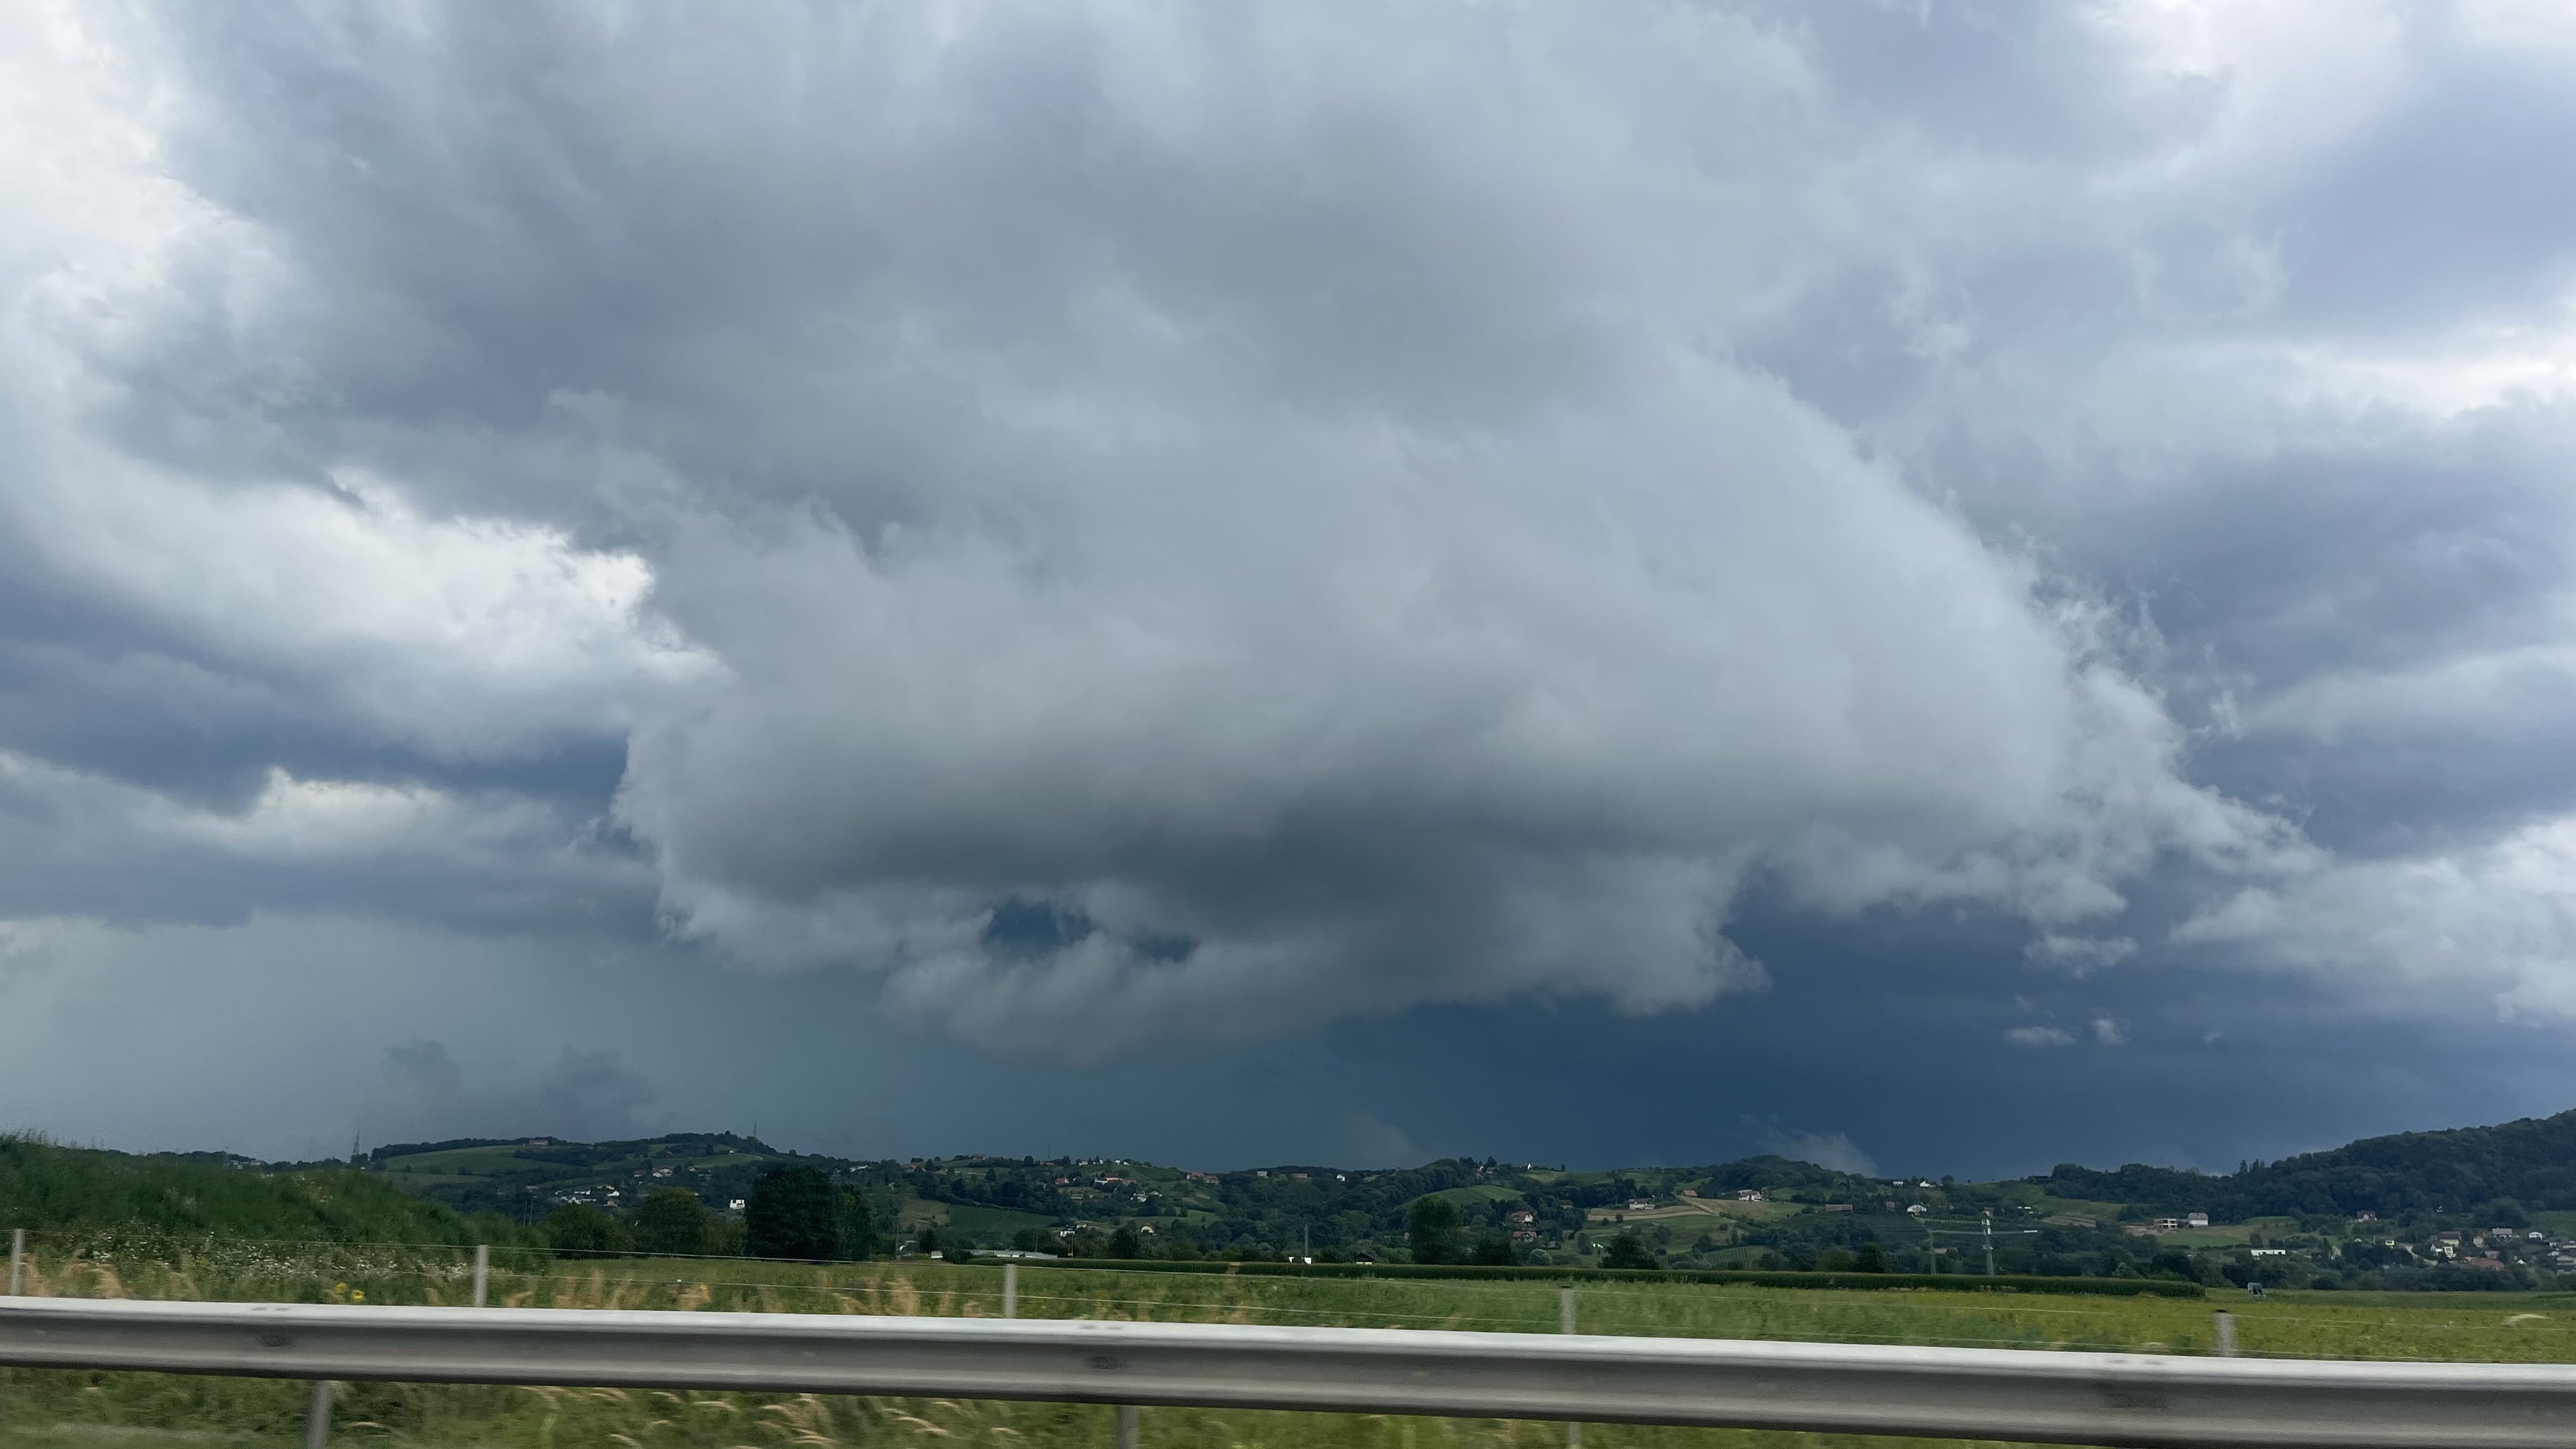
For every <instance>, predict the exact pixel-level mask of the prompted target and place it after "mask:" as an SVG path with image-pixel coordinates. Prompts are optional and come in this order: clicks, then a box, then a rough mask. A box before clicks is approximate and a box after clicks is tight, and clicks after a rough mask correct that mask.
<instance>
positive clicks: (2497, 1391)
mask: <svg viewBox="0 0 2576 1449" xmlns="http://www.w3.org/2000/svg"><path fill="white" fill-rule="evenodd" d="M0 1364H5V1365H12V1366H20V1367H33V1368H83V1369H136V1370H153V1371H160V1372H167V1373H204V1374H244V1375H261V1376H267V1377H276V1378H303V1379H380V1380H396V1381H410V1382H453V1383H491V1384H565V1385H615V1386H623V1387H662V1388H702V1389H735V1390H765V1391H774V1392H812V1393H842V1394H891V1395H934V1396H940V1397H955V1398H987V1399H1041V1400H1062V1401H1073V1402H1088V1403H1105V1404H1180V1405H1201V1406H1210V1407H1225V1408H1247V1409H1291V1410H1306V1411H1317V1412H1331V1413H1370V1414H1427V1415H1441V1416H1449V1417H1460V1418H1480V1419H1481V1418H1513V1419H1550V1420H1578V1421H1580V1420H1590V1421H1595V1422H1611V1421H1624V1422H1629V1423H1644V1424H1685V1425H1727V1426H1740V1427H1751V1428H1770V1429H1804V1430H1816V1431H1826V1432H1841V1433H1859V1434H1910V1435H1925V1436H1938V1437H1950V1438H1967V1439H2006V1440H2023V1441H2032V1442H2044V1443H2064V1444H2106V1445H2141V1446H2167V1445H2171V1446H2183V1445H2283V1446H2286V1445H2303V1446H2350V1449H2520V1446H2535V1449H2536V1446H2540V1445H2550V1446H2564V1445H2566V1444H2569V1443H2571V1442H2576V1365H2555V1364H2444V1363H2357V1362H2333V1361H2316V1360H2284V1359H2219V1358H2191V1357H2173V1356H2162V1355H2152V1354H2120V1353H2067V1352H2055V1351H2041V1350H2015V1349H1969V1348H1909V1347H1891V1346H1882V1345H1856V1344H1821V1343H1780V1342H1750V1341H1742V1340H1712V1339H1676V1338H1610V1337H1576V1336H1564V1335H1556V1334H1534V1333H1533V1334H1515V1333H1455V1332H1436V1331H1423V1332H1417V1331H1408V1330H1393V1329H1368V1328H1270V1327H1250V1326H1242V1325H1235V1324H1200V1323H1121V1322H1103V1321H1098V1320H1027V1319H1022V1320H1017V1321H1004V1320H995V1319H973V1318H895V1317H882V1318H879V1317H857V1316H839V1315H825V1314H779V1313H678V1312H650V1313H635V1312H610V1311H597V1310H573V1309H503V1310H485V1309H470V1308H370V1307H358V1306H346V1307H344V1306H338V1305H306V1304H247V1303H239V1304H236V1303H137V1302H117V1301H100V1300H91V1299H62V1298H38V1299H25V1298H22V1299H17V1300H15V1301H11V1302H7V1303H0Z"/></svg>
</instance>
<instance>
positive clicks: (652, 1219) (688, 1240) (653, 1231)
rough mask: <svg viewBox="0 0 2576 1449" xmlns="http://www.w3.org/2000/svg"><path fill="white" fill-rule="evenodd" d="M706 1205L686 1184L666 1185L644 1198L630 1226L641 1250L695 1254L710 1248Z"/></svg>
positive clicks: (640, 1251)
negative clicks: (683, 1185)
mask: <svg viewBox="0 0 2576 1449" xmlns="http://www.w3.org/2000/svg"><path fill="white" fill-rule="evenodd" d="M709 1216H710V1214H709V1213H708V1212H707V1205H706V1204H705V1203H702V1202H700V1201H698V1195H697V1194H696V1193H694V1192H691V1191H689V1190H688V1189H687V1188H685V1187H666V1188H663V1189H662V1190H661V1191H659V1192H657V1193H655V1194H653V1195H652V1196H651V1197H648V1198H646V1199H644V1204H643V1206H641V1207H639V1208H637V1209H636V1210H635V1216H634V1218H633V1219H631V1220H630V1221H629V1222H628V1224H627V1226H628V1227H629V1228H630V1229H631V1230H632V1231H633V1232H634V1234H635V1250H636V1251H637V1252H639V1253H655V1254H672V1255H683V1256H693V1255H695V1254H699V1253H703V1252H705V1251H706V1250H707V1219H708V1217H709Z"/></svg>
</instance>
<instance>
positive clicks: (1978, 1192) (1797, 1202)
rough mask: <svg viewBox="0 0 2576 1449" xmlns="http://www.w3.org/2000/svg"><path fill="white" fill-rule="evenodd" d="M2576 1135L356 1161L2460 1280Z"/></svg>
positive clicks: (1279, 1226) (1803, 1253)
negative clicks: (1645, 1162) (1936, 1149)
mask: <svg viewBox="0 0 2576 1449" xmlns="http://www.w3.org/2000/svg"><path fill="white" fill-rule="evenodd" d="M2570 1139H2576V1114H2562V1115H2561V1116H2559V1117H2554V1118H2550V1119H2547V1120H2546V1121H2526V1122H2522V1123H2513V1124H2506V1125H2505V1126H2502V1127H2493V1128H2471V1129H2461V1130H2459V1131H2456V1132H2449V1133H2418V1134H2408V1135H2406V1136H2403V1137H2392V1138H2380V1139H2372V1140H2371V1141H2368V1142H2362V1143H2356V1144H2353V1145H2351V1146H2349V1147H2346V1148H2340V1149H2336V1150H2334V1151H2333V1152H2329V1153H2317V1154H2310V1155H2309V1156H2307V1157H2302V1158H2295V1159H2290V1160H2288V1161H2286V1162H2282V1163H2276V1164H2261V1163H2255V1164H2247V1165H2246V1166H2245V1167H2244V1168H2243V1169H2241V1170H2240V1171H2239V1172H2237V1173H2233V1174H2226V1175H2215V1174H2204V1173H2196V1172H2188V1171H2179V1170H2175V1169H2167V1168H2148V1167H2128V1168H2122V1169H2118V1170H2117V1171H2113V1172H2103V1171H2096V1170H2093V1169H2086V1168H2081V1167H2076V1166H2072V1165H2069V1166H2065V1167H2060V1168H2058V1169H2056V1170H2055V1171H2054V1172H2053V1173H2051V1174H2049V1175H2046V1176H2042V1177H2031V1178H2024V1179H2017V1180H2011V1181H2003V1182H1988V1183H1970V1182H1959V1181H1955V1180H1953V1179H1950V1178H1943V1179H1940V1180H1939V1181H1937V1182H1936V1181H1934V1180H1933V1179H1931V1178H1928V1177H1920V1176H1908V1177H1895V1178H1877V1177H1865V1176H1860V1175H1855V1174H1850V1173H1843V1172H1837V1171H1833V1170H1830V1169H1826V1168H1822V1167H1817V1166H1814V1165H1812V1164H1808V1163H1803V1162H1795V1161H1790V1160H1787V1159H1784V1158H1780V1157H1776V1156H1766V1157H1755V1158H1748V1159H1744V1160H1741V1161H1737V1162H1731V1163H1724V1164H1718V1165H1714V1166H1706V1167H1693V1168H1632V1169H1621V1170H1615V1171H1595V1172H1575V1171H1567V1170H1563V1169H1560V1168H1553V1167H1546V1166H1541V1165H1537V1164H1527V1163H1523V1164H1505V1163H1500V1162H1497V1161H1494V1160H1492V1159H1490V1158H1489V1159H1486V1160H1484V1161H1481V1162H1479V1161H1475V1160H1472V1159H1465V1158H1457V1159H1448V1160H1444V1161H1440V1162H1434V1163H1429V1164H1426V1165H1424V1166H1421V1167H1415V1168H1403V1169H1370V1170H1359V1169H1348V1168H1332V1167H1325V1166H1318V1165H1283V1166H1274V1167H1266V1168H1247V1169H1240V1170H1233V1171H1224V1172H1210V1171H1204V1170H1193V1169H1186V1168H1177V1167H1168V1166H1164V1165H1161V1164H1156V1163H1150V1162H1144V1161H1139V1160H1134V1159H1124V1158H1114V1159H1113V1158H1071V1157H1066V1158H1055V1159H1047V1160H1040V1159H1036V1158H1029V1157H1020V1158H1008V1157H998V1156H986V1155H965V1156H956V1157H941V1158H921V1159H912V1160H906V1161H863V1160H856V1159H842V1158H833V1157H826V1156H815V1155H809V1154H799V1153H794V1152H788V1151H782V1150H779V1149H776V1148H773V1147H771V1146H769V1145H768V1144H766V1143H764V1142H761V1141H759V1140H758V1139H756V1138H752V1137H744V1136H737V1135H735V1134H731V1133H717V1134H673V1135H668V1136H663V1137H655V1138H649V1139H642V1140H637V1141H629V1142H610V1143H572V1142H563V1141H557V1140H553V1139H546V1138H527V1139H517V1140H509V1141H498V1140H482V1139H477V1140H465V1141H452V1142H440V1143H420V1144H403V1145H394V1146H385V1147H379V1148H377V1149H375V1150H373V1151H371V1152H368V1153H365V1154H364V1155H363V1156H362V1157H361V1158H360V1160H359V1165H360V1166H362V1167H363V1168H364V1169H365V1170H366V1171H368V1172H369V1173H371V1174H377V1175H381V1177H382V1178H383V1180H385V1181H386V1182H388V1183H390V1184H394V1185H398V1186H400V1187H402V1188H403V1189H404V1190H406V1191H407V1192H411V1193H414V1194H418V1195H420V1196H423V1197H427V1198H430V1199H433V1200H436V1201H438V1202H442V1203H445V1204H447V1205H449V1206H451V1207H453V1208H455V1209H457V1210H459V1211H461V1212H466V1213H477V1212H480V1213H489V1214H495V1215H498V1216H500V1217H503V1218H506V1219H508V1220H510V1221H511V1222H514V1223H517V1224H520V1225H523V1226H525V1227H528V1228H530V1229H533V1230H537V1231H539V1232H546V1231H553V1232H555V1233H557V1234H558V1235H559V1236H560V1235H562V1234H563V1233H565V1232H567V1231H569V1229H568V1228H566V1226H565V1225H566V1224H567V1223H574V1222H578V1223H584V1224H588V1226H585V1227H583V1228H582V1229H581V1231H583V1232H587V1233H591V1234H594V1235H597V1234H601V1233H608V1232H611V1231H612V1230H613V1227H614V1224H615V1223H616V1222H617V1221H619V1220H620V1219H621V1217H622V1216H623V1215H627V1214H632V1213H634V1212H636V1211H637V1210H638V1209H639V1208H640V1207H641V1205H642V1204H643V1203H644V1202H645V1201H647V1200H648V1199H649V1198H650V1197H651V1195H652V1194H654V1193H655V1192H657V1191H661V1192H669V1191H670V1190H672V1189H681V1190H685V1191H686V1192H687V1193H689V1194H691V1195H692V1196H693V1197H694V1198H695V1199H696V1200H697V1202H698V1203H700V1204H702V1205H703V1206H704V1207H705V1208H706V1209H707V1210H708V1213H709V1220H708V1221H709V1226H708V1229H707V1231H708V1233H709V1234H710V1236H709V1238H708V1244H709V1247H710V1249H711V1250H723V1249H725V1248H726V1247H727V1246H728V1245H732V1244H736V1243H738V1242H739V1239H740V1234H741V1231H742V1219H743V1217H744V1214H745V1212H746V1210H747V1208H748V1205H749V1204H750V1202H751V1200H752V1198H753V1195H754V1193H755V1191H756V1185H757V1184H758V1183H759V1182H760V1180H761V1179H762V1177H763V1176H764V1175H765V1174H768V1173H771V1172H774V1171H776V1170H778V1169H780V1168H788V1167H799V1168H808V1169H812V1170H813V1171H815V1172H817V1173H819V1174H822V1175H823V1177H825V1178H826V1179H828V1181H829V1182H830V1183H831V1184H832V1186H833V1189H834V1190H835V1191H836V1192H838V1193H839V1194H840V1195H841V1196H842V1198H843V1199H844V1201H845V1202H846V1204H847V1205H848V1206H847V1212H848V1214H849V1215H851V1217H852V1218H853V1219H854V1220H855V1221H856V1223H857V1224H858V1226H857V1227H856V1229H855V1233H856V1238H858V1239H864V1242H865V1246H866V1250H867V1251H869V1252H873V1253H880V1254H886V1253H890V1254H897V1255H901V1254H909V1253H925V1254H926V1253H939V1254H942V1255H947V1256H954V1255H957V1254H961V1253H986V1254H996V1253H998V1254H1009V1255H1032V1256H1041V1257H1081V1258H1107V1257H1123V1258H1131V1259H1151V1258H1165V1259H1192V1258H1234V1259H1270V1260H1277V1259H1294V1258H1302V1259H1311V1260H1312V1261H1315V1262H1320V1263H1332V1262H1363V1263H1365V1262H1377V1263H1403V1262H1408V1261H1415V1260H1417V1259H1418V1258H1419V1257H1421V1256H1422V1248H1421V1245H1419V1244H1416V1243H1414V1242H1413V1241H1411V1236H1412V1227H1413V1219H1412V1218H1411V1217H1410V1216H1409V1215H1410V1214H1411V1212H1412V1210H1413V1208H1414V1205H1415V1204H1417V1203H1418V1202H1420V1201H1421V1200H1423V1199H1425V1198H1437V1199H1440V1200H1442V1201H1443V1202H1445V1203H1447V1204H1448V1205H1449V1208H1450V1209H1452V1210H1454V1213H1455V1222H1456V1242H1455V1244H1454V1245H1453V1246H1450V1247H1446V1248H1443V1249H1441V1250H1440V1251H1441V1252H1442V1253H1444V1254H1452V1255H1455V1256H1456V1257H1458V1258H1462V1259H1472V1260H1473V1261H1477V1262H1484V1263H1495V1264H1500V1263H1518V1264H1526V1265H1532V1266H1557V1267H1567V1268H1580V1267H1591V1266H1599V1265H1602V1264H1604V1263H1612V1264H1614V1265H1617V1266H1644V1265H1653V1266H1661V1267H1668V1268H1678V1269H1699V1270H1727V1269H1753V1270H1770V1271H1808V1270H1850V1269H1855V1268H1860V1269H1867V1268H1873V1267H1875V1268H1884V1269H1885V1270H1887V1271H1891V1272H1914V1273H1968V1274H1982V1273H1986V1272H1989V1271H1992V1272H1998V1273H2006V1274H2043V1275H2055V1276H2090V1277H2111V1278H2118V1277H2150V1276H2160V1277H2175V1278H2188V1279H2192V1280H2195V1281H2202V1282H2208V1283H2222V1282H2231V1283H2237V1284H2253V1283H2261V1284H2270V1285H2287V1286H2310V1287H2352V1288H2361V1287H2372V1288H2402V1287H2435V1286H2439V1287H2447V1288H2461V1287H2480V1286H2496V1287H2536V1286H2558V1285H2560V1284H2561V1282H2562V1279H2561V1275H2576V1183H2571V1182H2570V1181H2569V1180H2568V1174H2567V1170H2566V1167H2565V1166H2564V1164H2565V1163H2567V1162H2568V1161H2569V1160H2570V1154H2569V1149H2570V1147H2576V1141H2571V1140H2570ZM583 1214H590V1215H594V1216H595V1217H596V1219H597V1221H596V1222H594V1221H593V1220H592V1218H589V1217H583V1216H582V1215H583ZM567 1215H569V1216H567ZM854 1240H855V1239H854ZM600 1241H601V1242H607V1241H610V1238H607V1237H602V1238H600ZM2567 1281H2576V1279H2569V1280H2567Z"/></svg>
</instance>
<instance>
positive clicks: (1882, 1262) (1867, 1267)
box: [1852, 1243, 1887, 1273]
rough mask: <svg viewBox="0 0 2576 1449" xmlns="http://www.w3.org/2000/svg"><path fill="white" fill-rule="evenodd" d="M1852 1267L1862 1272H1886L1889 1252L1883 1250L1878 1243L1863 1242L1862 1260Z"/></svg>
mask: <svg viewBox="0 0 2576 1449" xmlns="http://www.w3.org/2000/svg"><path fill="white" fill-rule="evenodd" d="M1852 1267H1853V1268H1854V1270H1856V1271H1858V1272H1862V1273H1884V1272H1886V1271H1887V1254H1885V1253H1884V1252H1881V1251H1880V1250H1879V1246H1878V1244H1876V1243H1863V1244H1861V1245H1860V1261H1859V1262H1857V1263H1854V1264H1853V1265H1852Z"/></svg>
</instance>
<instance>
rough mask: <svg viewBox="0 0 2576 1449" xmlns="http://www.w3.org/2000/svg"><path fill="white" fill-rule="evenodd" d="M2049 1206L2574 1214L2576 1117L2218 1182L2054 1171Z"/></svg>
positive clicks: (2319, 1156)
mask: <svg viewBox="0 0 2576 1449" xmlns="http://www.w3.org/2000/svg"><path fill="white" fill-rule="evenodd" d="M2030 1180H2031V1181H2034V1182H2038V1183H2040V1184H2041V1185H2042V1187H2043V1189H2044V1190H2045V1191H2046V1192H2048V1194H2049V1195H2050V1196H2052V1197H2062V1198H2080V1199H2089V1200H2091V1201H2095V1202H2117V1203H2135V1204H2138V1205H2140V1206H2144V1207H2149V1208H2162V1209H2173V1210H2184V1209H2194V1208H2196V1209H2200V1210H2202V1211H2206V1212H2208V1213H2209V1214H2210V1215H2211V1216H2212V1217H2214V1218H2217V1219H2218V1220H2220V1221H2222V1222H2225V1221H2241V1220H2243V1219H2246V1218H2256V1217H2270V1216H2282V1215H2306V1214H2334V1215H2336V1216H2340V1217H2351V1216H2353V1215H2354V1214H2356V1213H2361V1212H2370V1213H2376V1214H2378V1215H2380V1216H2382V1217H2395V1216H2397V1215H2399V1214H2402V1213H2410V1212H2455V1213H2456V1212H2469V1211H2472V1210H2474V1209H2476V1208H2478V1207H2480V1206H2484V1205H2486V1204H2489V1203H2494V1204H2498V1205H2510V1206H2511V1207H2514V1208H2520V1209H2522V1210H2524V1211H2526V1212H2538V1211H2563V1210H2567V1209H2576V1111H2567V1112H2561V1113H2559V1114H2558V1115H2556V1116H2554V1117H2525V1118H2523V1119H2521V1120H2520V1121H2515V1122H2505V1123H2499V1124H2497V1125H2495V1126H2492V1127H2451V1128H2445V1129H2442V1130H2439V1131H2432V1132H2399V1133H2393V1134H2391V1135H2389V1136H2386V1137H2367V1138H2363V1139H2362V1140H2361V1141H2358V1142H2353V1143H2348V1144H2346V1145H2345V1146H2342V1147H2335V1148H2329V1149H2327V1150H2325V1151H2323V1152H2308V1153H2302V1154H2300V1155H2299V1156H2297V1157H2285V1158H2283V1159H2281V1160H2280V1161H2278V1162H2249V1163H2246V1164H2245V1165H2244V1166H2242V1167H2240V1168H2238V1169H2237V1170H2236V1171H2234V1172H2232V1173H2228V1174H2225V1175H2223V1176H2222V1175H2217V1174H2212V1173H2202V1172H2190V1171H2184V1170H2181V1169H2177V1168H2171V1167H2147V1166H2142V1165H2140V1164H2136V1163H2132V1164H2130V1165H2128V1166H2126V1167H2122V1168H2118V1169H2116V1170H2114V1171H2109V1172H2104V1171H2101V1170H2099V1169H2096V1168H2089V1167H2081V1166H2078V1165H2076V1164H2074V1163H2065V1164H2062V1165H2060V1166H2059V1167H2058V1168H2057V1169H2056V1170H2055V1171H2053V1172H2051V1173H2049V1174H2048V1175H2047V1176H2046V1177H2043V1178H2033V1179H2030Z"/></svg>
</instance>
